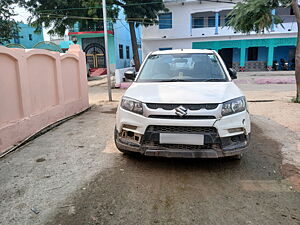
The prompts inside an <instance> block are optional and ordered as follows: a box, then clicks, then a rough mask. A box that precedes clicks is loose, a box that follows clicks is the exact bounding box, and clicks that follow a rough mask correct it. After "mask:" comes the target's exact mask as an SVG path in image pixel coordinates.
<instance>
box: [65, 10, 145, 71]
mask: <svg viewBox="0 0 300 225" xmlns="http://www.w3.org/2000/svg"><path fill="white" fill-rule="evenodd" d="M107 29H108V52H109V53H108V54H109V63H110V70H111V71H115V69H120V68H125V67H129V66H130V60H131V59H132V58H133V54H132V45H131V37H130V31H129V25H128V23H127V22H126V21H125V15H124V13H123V10H122V9H120V11H119V15H118V18H117V19H116V22H115V23H111V22H108V24H107ZM68 35H69V39H70V40H72V39H73V38H74V37H76V39H77V44H79V45H80V46H81V48H82V50H83V51H84V52H85V54H86V61H87V65H88V67H89V68H91V70H97V71H98V72H99V73H101V74H105V73H106V66H107V65H106V61H105V45H104V27H103V23H102V22H101V21H99V24H98V25H95V26H94V27H85V26H82V25H81V24H80V23H79V22H78V23H76V24H75V25H74V27H73V28H72V29H71V30H69V33H68ZM136 36H137V40H138V46H141V28H140V27H138V28H136ZM70 44H72V41H61V42H60V47H61V48H62V49H67V48H68V46H69V45H70ZM140 52H141V49H140ZM97 75H100V74H97Z"/></svg>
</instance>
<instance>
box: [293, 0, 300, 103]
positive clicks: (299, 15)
mask: <svg viewBox="0 0 300 225" xmlns="http://www.w3.org/2000/svg"><path fill="white" fill-rule="evenodd" d="M292 7H293V11H294V13H295V17H296V21H297V26H298V35H297V38H298V39H297V47H296V55H295V64H296V65H295V78H296V86H297V94H296V101H297V102H299V101H300V9H299V6H298V1H297V0H292Z"/></svg>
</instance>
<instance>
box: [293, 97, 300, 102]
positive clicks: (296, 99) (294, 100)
mask: <svg viewBox="0 0 300 225" xmlns="http://www.w3.org/2000/svg"><path fill="white" fill-rule="evenodd" d="M292 102H293V103H300V98H297V97H295V98H292Z"/></svg>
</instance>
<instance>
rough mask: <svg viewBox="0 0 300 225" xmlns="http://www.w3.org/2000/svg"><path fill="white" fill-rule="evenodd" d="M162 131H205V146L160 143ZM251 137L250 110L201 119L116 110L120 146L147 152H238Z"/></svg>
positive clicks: (175, 154) (189, 154)
mask: <svg viewBox="0 0 300 225" xmlns="http://www.w3.org/2000/svg"><path fill="white" fill-rule="evenodd" d="M190 128H191V129H190ZM161 132H167V133H174V132H175V133H176V132H181V133H193V132H198V133H200V134H203V135H204V144H203V145H202V146H196V145H186V144H185V145H178V144H177V145H175V144H171V145H164V144H160V143H159V135H160V133H161ZM124 134H125V135H124ZM128 134H130V135H128ZM249 139H250V118H249V113H248V112H247V111H244V112H240V113H236V114H233V115H229V116H226V117H221V118H218V119H200V120H194V119H192V120H185V119H154V118H148V117H144V116H141V115H138V114H135V113H132V112H128V111H126V110H123V109H122V108H119V109H118V112H117V123H116V131H115V142H116V145H117V147H118V148H119V149H122V150H125V151H131V152H138V153H141V154H143V155H147V156H160V157H180V158H219V157H226V156H235V155H240V154H242V153H243V152H245V151H246V150H247V147H248V144H249Z"/></svg>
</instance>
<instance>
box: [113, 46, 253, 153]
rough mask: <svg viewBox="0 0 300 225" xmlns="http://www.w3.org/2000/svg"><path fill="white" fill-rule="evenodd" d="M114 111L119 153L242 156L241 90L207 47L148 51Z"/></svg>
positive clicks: (245, 122)
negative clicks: (205, 48)
mask: <svg viewBox="0 0 300 225" xmlns="http://www.w3.org/2000/svg"><path fill="white" fill-rule="evenodd" d="M125 76H126V77H127V78H129V79H132V80H134V82H133V84H132V85H131V86H130V87H129V88H128V90H127V91H126V92H125V94H124V96H123V98H122V100H121V102H120V104H119V107H118V110H117V115H116V128H115V143H116V146H117V148H118V149H119V150H120V151H121V152H124V153H129V152H138V153H141V154H144V155H147V156H162V157H184V158H218V157H225V156H234V157H236V158H241V156H242V154H243V153H244V151H245V150H246V149H247V146H248V144H249V137H250V117H249V112H248V109H247V102H246V99H245V96H244V94H243V93H242V92H241V90H240V89H239V88H238V87H237V86H236V85H235V83H234V82H232V79H236V71H235V70H233V69H228V70H227V68H226V66H225V64H224V62H223V60H222V59H221V58H220V56H219V55H218V53H217V52H215V51H212V50H168V51H156V52H152V53H150V54H149V55H148V56H147V57H146V59H145V61H144V63H143V64H142V66H141V69H140V71H139V72H138V73H137V75H136V74H135V72H134V71H127V72H126V73H125Z"/></svg>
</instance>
